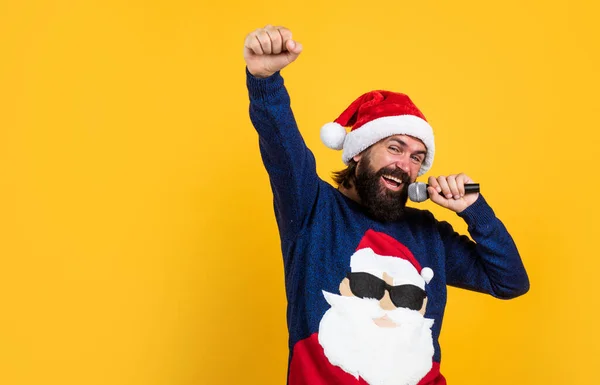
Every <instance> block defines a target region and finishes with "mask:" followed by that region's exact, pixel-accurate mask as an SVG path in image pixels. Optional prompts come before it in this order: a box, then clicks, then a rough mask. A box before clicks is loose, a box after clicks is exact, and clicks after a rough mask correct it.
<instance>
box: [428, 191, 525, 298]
mask: <svg viewBox="0 0 600 385" xmlns="http://www.w3.org/2000/svg"><path fill="white" fill-rule="evenodd" d="M458 216H460V217H461V218H463V219H464V220H465V222H466V223H467V225H468V231H469V234H470V235H471V237H472V239H473V240H471V239H469V238H468V237H467V236H465V235H459V234H458V233H456V232H455V231H454V230H453V229H452V227H451V226H450V224H448V223H447V222H439V223H438V230H439V231H440V234H441V236H442V240H443V242H444V246H445V249H446V279H447V283H448V285H450V286H455V287H460V288H464V289H468V290H474V291H478V292H483V293H488V294H491V295H492V296H494V297H497V298H501V299H510V298H514V297H518V296H520V295H523V294H525V293H526V292H527V291H528V290H529V278H528V276H527V272H526V271H525V267H524V266H523V262H522V261H521V256H520V254H519V251H518V250H517V246H516V245H515V243H514V241H513V239H512V237H511V236H510V234H509V233H508V231H507V229H506V228H505V226H504V225H503V224H502V222H501V221H500V220H499V219H498V218H497V217H496V215H495V213H494V211H493V210H492V208H491V207H490V206H489V205H488V204H487V202H486V201H485V199H484V198H483V196H482V195H479V197H478V198H477V200H476V201H475V203H473V204H472V205H471V206H469V207H468V208H467V209H466V210H464V211H463V212H461V213H459V214H458Z"/></svg>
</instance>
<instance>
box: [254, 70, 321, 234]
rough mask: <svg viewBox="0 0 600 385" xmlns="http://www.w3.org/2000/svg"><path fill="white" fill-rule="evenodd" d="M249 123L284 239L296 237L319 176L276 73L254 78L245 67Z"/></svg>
mask: <svg viewBox="0 0 600 385" xmlns="http://www.w3.org/2000/svg"><path fill="white" fill-rule="evenodd" d="M246 85H247V88H248V95H249V98H250V120H251V121H252V124H253V125H254V128H255V129H256V131H257V133H258V137H259V148H260V153H261V157H262V160H263V163H264V166H265V168H266V170H267V173H268V175H269V180H270V183H271V189H272V191H273V200H274V208H275V217H276V219H277V223H278V226H279V229H280V234H281V237H282V238H283V239H290V238H293V237H295V235H297V233H298V232H299V231H300V229H302V227H303V226H304V225H305V221H306V220H307V218H308V214H309V213H310V211H311V210H312V207H313V205H314V203H315V200H316V196H317V190H318V186H319V183H318V180H319V179H318V176H317V172H316V164H315V158H314V156H313V154H312V152H311V151H310V150H309V149H308V148H307V146H306V144H305V142H304V139H303V138H302V135H301V134H300V131H299V130H298V126H297V124H296V120H295V118H294V114H293V112H292V109H291V106H290V97H289V94H288V92H287V90H286V88H285V85H284V81H283V78H282V76H281V74H280V73H279V72H277V73H275V74H273V75H272V76H270V77H268V78H264V79H262V78H257V77H254V76H253V75H252V74H250V73H249V72H248V69H247V68H246Z"/></svg>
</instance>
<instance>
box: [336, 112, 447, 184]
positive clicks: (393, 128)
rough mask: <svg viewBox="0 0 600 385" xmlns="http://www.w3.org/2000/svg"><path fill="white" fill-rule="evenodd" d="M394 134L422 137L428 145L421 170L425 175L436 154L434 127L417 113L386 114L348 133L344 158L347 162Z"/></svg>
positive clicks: (421, 173) (420, 173) (420, 172)
mask: <svg viewBox="0 0 600 385" xmlns="http://www.w3.org/2000/svg"><path fill="white" fill-rule="evenodd" d="M392 135H409V136H413V137H415V138H418V139H420V140H421V141H423V144H425V147H427V154H426V156H425V160H424V161H423V164H422V165H421V168H420V170H419V175H423V174H424V173H425V172H427V170H429V169H430V168H431V165H432V164H433V156H434V154H435V144H434V140H433V129H432V128H431V126H430V125H429V123H427V121H425V120H423V119H421V118H419V117H418V116H415V115H399V116H385V117H383V118H378V119H374V120H371V121H370V122H367V123H365V124H364V125H362V126H361V127H359V128H357V129H354V130H353V131H351V132H349V133H348V134H347V135H346V140H345V141H344V152H343V154H342V160H343V161H344V163H345V164H348V163H349V162H350V159H352V158H353V157H354V156H356V155H358V154H360V153H361V152H363V151H364V150H366V149H367V148H368V147H369V146H371V145H373V144H375V143H377V142H379V141H380V140H381V139H384V138H387V137H388V136H392Z"/></svg>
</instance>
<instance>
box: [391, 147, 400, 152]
mask: <svg viewBox="0 0 600 385" xmlns="http://www.w3.org/2000/svg"><path fill="white" fill-rule="evenodd" d="M390 150H392V151H394V152H399V151H400V149H399V148H398V147H396V146H390Z"/></svg>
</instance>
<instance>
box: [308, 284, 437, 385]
mask: <svg viewBox="0 0 600 385" xmlns="http://www.w3.org/2000/svg"><path fill="white" fill-rule="evenodd" d="M324 294H325V298H326V299H327V301H328V302H329V304H330V305H332V307H331V309H329V310H328V311H327V312H326V313H325V315H324V316H323V319H322V320H321V324H320V326H319V343H320V344H321V346H322V347H323V350H324V353H325V356H326V357H327V359H328V360H329V362H330V363H331V364H332V365H335V366H339V367H340V368H342V369H343V370H344V371H345V372H347V373H349V374H351V375H353V376H354V377H355V378H357V379H358V377H362V378H363V379H364V380H365V381H366V382H367V383H368V384H369V385H415V384H417V383H418V382H419V381H420V380H421V379H422V378H423V377H424V376H425V375H426V374H427V373H428V372H429V371H430V370H431V367H432V357H433V353H434V350H433V340H432V336H431V326H432V325H433V320H432V319H428V318H424V317H423V316H422V315H421V314H420V313H419V312H417V311H415V310H409V309H404V308H399V309H396V310H392V311H385V310H383V309H382V308H381V307H380V306H379V302H378V301H377V300H372V299H361V298H357V297H345V296H339V295H335V294H332V293H327V292H324ZM383 315H387V316H388V317H389V318H390V319H392V321H394V323H396V324H397V325H398V326H397V327H393V328H386V327H379V326H377V325H376V324H375V323H374V322H373V319H374V318H379V317H381V316H383Z"/></svg>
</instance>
